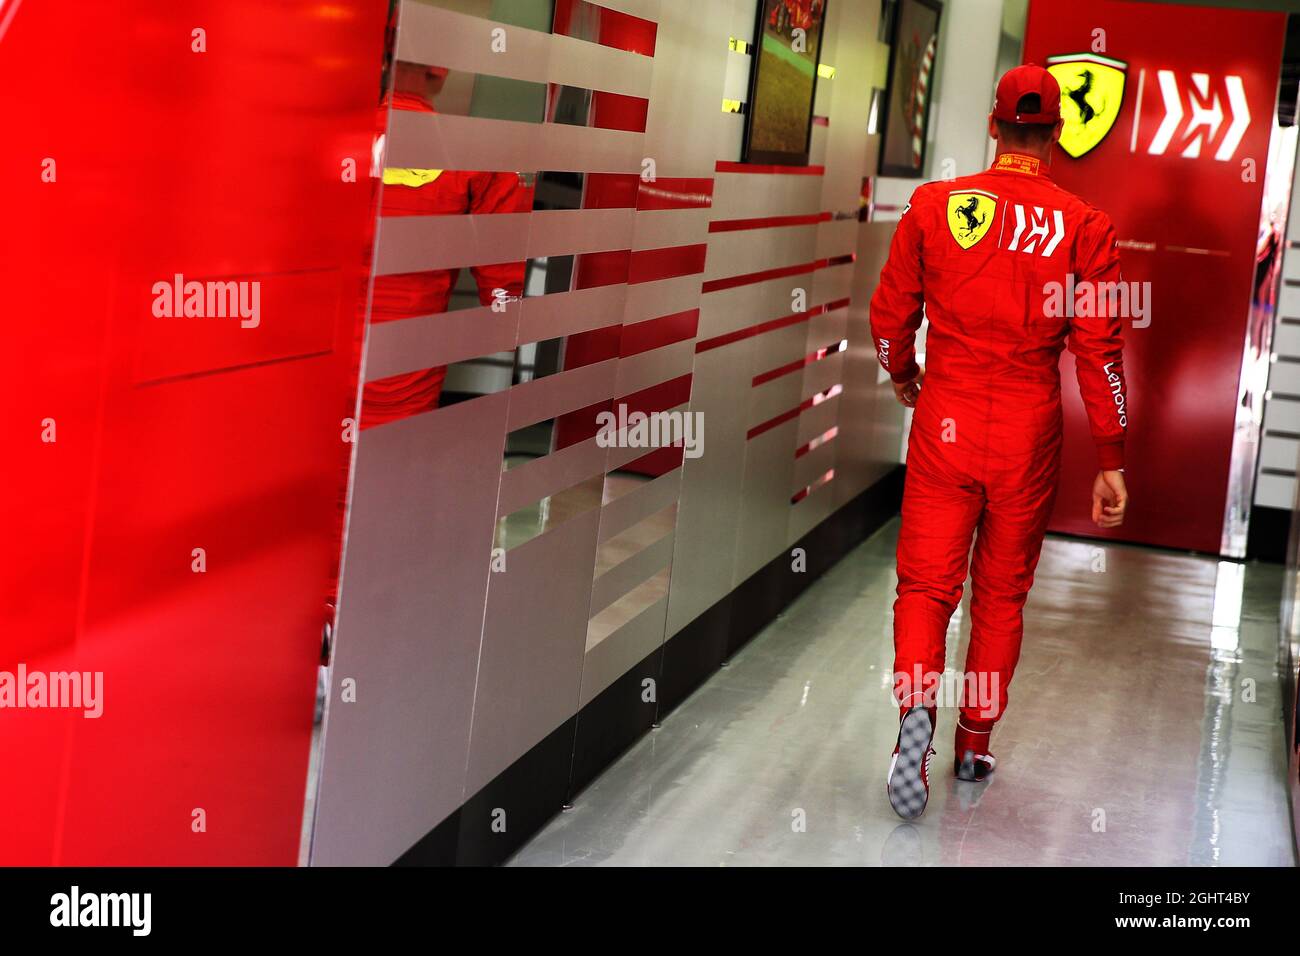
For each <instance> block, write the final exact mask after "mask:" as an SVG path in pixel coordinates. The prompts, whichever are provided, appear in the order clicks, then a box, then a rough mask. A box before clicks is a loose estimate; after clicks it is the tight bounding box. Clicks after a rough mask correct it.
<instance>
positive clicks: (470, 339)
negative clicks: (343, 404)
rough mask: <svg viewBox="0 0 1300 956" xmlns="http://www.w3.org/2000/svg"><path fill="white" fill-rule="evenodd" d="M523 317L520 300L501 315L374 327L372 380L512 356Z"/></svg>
mask: <svg viewBox="0 0 1300 956" xmlns="http://www.w3.org/2000/svg"><path fill="white" fill-rule="evenodd" d="M520 311H521V310H520V303H519V301H518V300H515V301H512V302H509V303H507V305H506V308H505V309H504V310H503V311H501V312H494V311H493V310H492V309H491V308H489V307H486V306H480V307H479V308H477V309H465V310H462V311H457V312H440V313H438V314H435V315H422V316H419V317H417V318H413V319H400V320H398V321H395V322H380V323H377V324H375V325H372V326H371V327H370V338H369V342H368V344H367V346H366V379H367V381H375V380H377V379H381V378H387V377H388V376H390V375H400V374H402V373H404V372H414V371H416V370H417V369H422V368H433V367H434V366H436V365H450V364H451V363H453V362H459V361H462V360H464V359H470V358H478V357H479V356H482V355H492V354H493V353H495V352H505V351H509V350H510V349H512V348H514V347H515V344H516V342H515V340H516V337H517V334H518V333H517V328H518V325H519V313H520Z"/></svg>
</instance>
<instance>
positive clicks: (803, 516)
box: [786, 472, 839, 548]
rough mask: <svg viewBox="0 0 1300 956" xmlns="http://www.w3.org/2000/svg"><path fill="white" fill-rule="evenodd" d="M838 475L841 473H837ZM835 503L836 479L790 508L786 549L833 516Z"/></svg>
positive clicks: (819, 487) (819, 486)
mask: <svg viewBox="0 0 1300 956" xmlns="http://www.w3.org/2000/svg"><path fill="white" fill-rule="evenodd" d="M836 474H837V475H838V474H839V473H838V472H836ZM836 507H837V505H836V503H835V479H834V478H832V479H831V480H830V481H829V482H827V483H826V484H822V485H818V486H817V487H816V488H814V489H813V490H812V491H811V492H809V493H808V495H807V496H806V497H804V498H803V499H801V500H800V501H799V502H798V503H797V504H794V505H792V506H791V507H790V527H789V530H788V531H787V532H786V547H787V548H792V547H793V546H794V543H795V542H796V541H798V540H799V539H800V538H802V537H803V536H804V535H806V534H807V533H808V532H809V531H811V530H812V529H813V528H815V527H817V525H819V524H820V523H821V522H823V521H825V520H826V519H827V518H829V517H830V516H831V513H832V512H833V511H834V510H835V508H836Z"/></svg>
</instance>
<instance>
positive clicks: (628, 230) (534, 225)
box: [483, 209, 636, 262]
mask: <svg viewBox="0 0 1300 956" xmlns="http://www.w3.org/2000/svg"><path fill="white" fill-rule="evenodd" d="M635 215H636V213H635V212H634V211H633V210H631V209H557V210H543V211H539V212H535V213H533V214H532V221H531V222H530V223H529V227H528V242H527V248H528V255H529V256H530V257H532V256H538V257H540V256H564V255H571V254H575V253H581V252H606V251H610V250H615V249H630V248H631V247H632V220H633V217H634V216H635ZM483 261H485V262H487V261H491V262H498V261H501V262H505V261H510V260H509V259H508V258H507V259H502V260H497V259H492V260H486V259H485V260H483Z"/></svg>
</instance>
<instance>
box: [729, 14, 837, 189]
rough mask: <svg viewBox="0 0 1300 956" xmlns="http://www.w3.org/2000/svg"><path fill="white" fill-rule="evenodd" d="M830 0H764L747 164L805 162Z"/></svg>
mask: <svg viewBox="0 0 1300 956" xmlns="http://www.w3.org/2000/svg"><path fill="white" fill-rule="evenodd" d="M826 3H827V0H760V2H759V4H758V23H757V24H756V25H755V29H754V50H753V68H752V69H751V70H750V74H749V103H748V116H747V118H746V123H745V148H744V151H743V153H742V158H743V160H744V161H745V162H747V163H772V164H779V165H783V166H807V165H808V144H809V142H810V140H811V139H812V110H813V95H814V94H815V93H816V90H817V66H818V64H819V63H820V62H821V48H822V27H823V25H824V24H825V21H826Z"/></svg>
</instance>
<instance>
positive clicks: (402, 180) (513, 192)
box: [361, 61, 532, 428]
mask: <svg viewBox="0 0 1300 956" xmlns="http://www.w3.org/2000/svg"><path fill="white" fill-rule="evenodd" d="M447 73H448V71H447V70H446V68H444V67H436V66H424V65H422V64H416V63H406V62H400V61H399V62H398V64H397V70H396V74H395V77H394V89H393V94H392V106H393V109H395V110H410V111H416V112H422V113H434V112H436V110H435V108H434V105H433V104H434V98H435V97H436V96H437V95H438V93H439V92H440V91H441V90H442V88H443V85H444V84H445V83H446V80H447ZM386 106H387V104H385V108H386ZM531 208H532V195H531V190H530V189H528V188H525V187H524V186H523V185H522V183H521V181H520V177H519V174H518V173H515V172H466V171H462V170H452V169H411V168H387V169H385V170H384V190H383V215H384V216H385V217H392V216H448V215H486V214H492V213H514V212H528V211H530V210H531ZM470 272H471V273H472V274H473V276H474V282H475V285H476V286H477V289H478V301H479V304H480V305H491V304H492V302H493V301H494V300H498V299H517V298H520V297H521V296H522V295H523V291H524V263H523V262H506V263H499V264H490V265H476V266H471V267H470ZM459 275H460V269H459V268H454V269H434V270H430V271H428V272H413V273H405V274H402V275H386V276H376V277H375V285H374V295H373V299H372V304H371V321H372V322H388V321H393V320H396V319H406V318H412V317H414V316H419V315H436V314H439V313H442V312H446V311H447V309H448V305H449V303H450V301H451V296H452V292H453V290H454V289H455V286H456V280H457V277H458V276H459ZM446 373H447V370H446V367H445V366H437V367H434V368H429V369H421V370H420V371H417V372H410V373H408V374H405V375H398V376H394V377H392V378H388V379H384V380H382V381H378V382H370V383H368V384H367V385H366V386H365V389H364V392H363V395H362V410H361V427H362V428H368V427H371V426H374V425H379V424H383V423H384V422H390V421H394V420H395V419H398V418H405V417H407V416H409V415H415V414H418V413H420V412H424V411H429V410H431V409H434V408H437V407H438V400H439V397H440V395H441V391H442V383H443V380H444V378H445V377H446Z"/></svg>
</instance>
